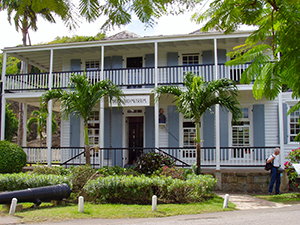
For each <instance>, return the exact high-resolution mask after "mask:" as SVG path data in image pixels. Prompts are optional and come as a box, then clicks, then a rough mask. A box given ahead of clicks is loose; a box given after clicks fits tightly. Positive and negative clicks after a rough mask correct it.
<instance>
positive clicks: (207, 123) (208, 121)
mask: <svg viewBox="0 0 300 225" xmlns="http://www.w3.org/2000/svg"><path fill="white" fill-rule="evenodd" d="M212 111H213V112H215V107H212ZM202 121H203V122H202V126H203V129H202V132H203V142H202V146H203V147H204V148H205V147H214V146H215V114H214V113H211V112H210V111H209V110H206V112H205V113H204V114H203V120H202ZM210 151H213V150H209V151H208V155H206V153H205V154H204V160H207V159H208V160H210V155H211V154H210Z"/></svg>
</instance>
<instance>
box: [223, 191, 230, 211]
mask: <svg viewBox="0 0 300 225" xmlns="http://www.w3.org/2000/svg"><path fill="white" fill-rule="evenodd" d="M228 202H229V194H226V195H225V198H224V203H223V209H224V208H227V207H228Z"/></svg>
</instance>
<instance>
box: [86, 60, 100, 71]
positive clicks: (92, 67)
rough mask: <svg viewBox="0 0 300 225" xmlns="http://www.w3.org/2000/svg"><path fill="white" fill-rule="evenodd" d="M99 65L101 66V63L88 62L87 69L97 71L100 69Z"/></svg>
mask: <svg viewBox="0 0 300 225" xmlns="http://www.w3.org/2000/svg"><path fill="white" fill-rule="evenodd" d="M99 65H100V63H99V61H86V62H85V69H86V70H97V69H99V68H100V67H99Z"/></svg>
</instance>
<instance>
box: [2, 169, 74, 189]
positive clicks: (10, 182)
mask: <svg viewBox="0 0 300 225" xmlns="http://www.w3.org/2000/svg"><path fill="white" fill-rule="evenodd" d="M62 183H66V184H68V185H69V186H71V185H70V182H69V179H68V178H67V177H64V176H57V175H36V174H29V173H13V174H0V191H15V190H22V189H27V188H35V187H44V186H50V185H56V184H62Z"/></svg>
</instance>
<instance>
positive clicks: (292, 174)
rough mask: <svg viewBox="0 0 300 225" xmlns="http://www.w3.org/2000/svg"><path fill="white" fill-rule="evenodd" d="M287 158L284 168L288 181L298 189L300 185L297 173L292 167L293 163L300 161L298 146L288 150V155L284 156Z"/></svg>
mask: <svg viewBox="0 0 300 225" xmlns="http://www.w3.org/2000/svg"><path fill="white" fill-rule="evenodd" d="M286 158H287V159H288V161H287V162H285V164H284V165H285V169H286V172H287V175H288V178H289V180H290V182H291V183H292V184H293V186H295V187H297V188H299V189H300V185H299V183H298V182H297V178H298V173H297V172H296V171H295V169H294V167H293V165H292V164H293V163H300V148H297V149H293V150H292V151H290V152H289V154H288V156H287V157H286Z"/></svg>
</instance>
